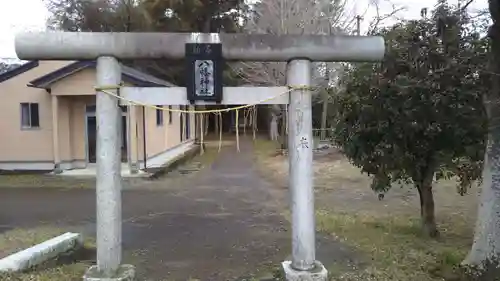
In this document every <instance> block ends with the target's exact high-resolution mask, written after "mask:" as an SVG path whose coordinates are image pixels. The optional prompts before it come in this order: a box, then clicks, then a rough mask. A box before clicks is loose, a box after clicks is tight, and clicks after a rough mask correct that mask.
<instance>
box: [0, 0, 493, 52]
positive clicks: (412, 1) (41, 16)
mask: <svg viewBox="0 0 500 281" xmlns="http://www.w3.org/2000/svg"><path fill="white" fill-rule="evenodd" d="M348 1H350V4H349V5H353V7H357V10H358V11H360V12H362V11H364V9H365V7H366V3H367V2H368V1H369V0H348ZM453 1H458V0H450V3H452V2H453ZM352 3H354V4H352ZM392 3H395V4H396V5H398V6H404V7H406V8H407V10H406V11H404V12H402V13H400V16H402V17H404V18H418V17H419V15H420V10H421V8H423V7H428V8H432V6H433V5H434V4H435V3H436V0H392ZM486 6H487V0H474V3H473V5H471V8H472V9H473V10H477V9H479V8H485V7H486ZM385 7H386V8H388V7H389V6H388V5H385ZM385 11H388V10H387V9H386V10H385ZM372 15H373V13H368V14H367V15H366V17H365V18H366V20H365V22H364V23H365V24H366V23H367V21H368V19H369V18H370V17H371V16H372ZM48 16H49V13H48V11H47V9H46V8H45V6H44V4H43V2H42V0H0V58H16V53H15V50H14V36H15V34H16V33H17V32H19V31H25V30H30V31H33V30H37V31H38V30H44V29H45V23H46V20H47V18H48Z"/></svg>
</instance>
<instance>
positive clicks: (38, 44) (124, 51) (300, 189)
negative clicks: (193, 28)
mask: <svg viewBox="0 0 500 281" xmlns="http://www.w3.org/2000/svg"><path fill="white" fill-rule="evenodd" d="M193 38H194V39H193ZM215 41H217V43H222V56H223V57H224V59H225V60H230V61H265V62H288V63H289V64H288V69H287V84H288V86H289V87H292V88H291V91H290V94H289V96H283V97H280V98H278V99H277V101H273V102H268V103H274V104H277V103H281V104H288V103H289V110H288V114H289V116H288V120H289V161H290V175H289V176H290V191H291V201H290V203H291V210H292V249H293V250H292V260H291V261H285V262H283V269H284V271H285V275H286V278H287V280H288V281H309V280H311V281H312V280H317V281H326V280H327V271H326V269H325V268H324V266H323V265H322V264H321V263H320V262H319V261H317V260H316V257H315V219H314V192H313V191H314V190H313V172H312V164H313V163H312V114H311V91H310V90H309V88H308V87H309V86H310V84H311V77H310V76H311V73H310V69H311V62H313V61H319V62H332V61H349V62H363V61H380V60H381V59H382V58H383V55H384V51H385V50H384V40H383V38H381V37H368V36H344V35H341V36H323V35H271V34H228V33H226V34H199V33H198V34H189V33H85V32H34V33H33V32H28V33H22V34H19V35H18V36H17V37H16V41H15V44H16V52H17V55H18V57H19V58H20V59H24V60H96V59H97V64H98V66H97V68H98V71H97V75H98V77H97V81H98V84H99V85H98V86H110V85H107V84H108V83H112V84H115V83H117V82H118V80H117V79H118V77H119V76H120V70H119V68H118V67H116V66H117V63H118V61H117V59H162V58H168V59H183V58H184V57H185V55H186V53H185V52H186V50H185V44H186V43H193V42H196V43H215ZM111 86H112V85H111ZM283 90H286V88H283V87H272V88H262V87H261V88H259V87H257V88H250V87H243V88H241V87H237V88H234V87H227V88H224V90H223V92H224V97H223V100H222V104H250V103H252V102H255V101H258V100H262V98H269V97H270V96H273V95H275V94H276V93H277V92H279V91H283ZM166 91H168V92H169V94H168V95H165V92H166ZM120 94H121V95H124V96H125V97H127V98H129V99H133V100H137V101H140V102H147V103H148V104H176V105H178V104H189V102H188V100H187V94H186V89H184V88H179V87H178V88H149V89H144V88H133V87H130V88H127V87H125V88H123V89H122V91H120ZM248 94H253V95H248ZM105 95H106V94H105V93H102V92H98V93H97V102H98V104H97V118H98V129H97V148H98V154H99V157H98V167H99V170H100V172H99V173H98V175H97V192H96V194H97V266H95V267H91V268H90V269H89V270H88V272H87V273H86V275H85V276H84V280H89V281H90V280H92V281H97V280H101V281H103V280H106V281H111V280H132V279H133V278H134V268H133V266H129V265H122V264H121V257H122V253H121V197H120V195H121V179H120V167H121V166H120V165H119V164H117V163H119V160H120V159H119V158H118V157H117V155H118V154H117V151H115V150H116V149H115V148H116V147H119V144H120V139H119V136H118V132H117V130H115V129H114V128H113V126H114V127H119V126H118V124H119V123H118V122H119V120H120V119H119V117H118V116H119V108H118V103H117V102H116V101H115V100H113V99H112V98H111V97H109V96H105ZM197 104H210V103H209V102H205V103H203V102H201V103H197Z"/></svg>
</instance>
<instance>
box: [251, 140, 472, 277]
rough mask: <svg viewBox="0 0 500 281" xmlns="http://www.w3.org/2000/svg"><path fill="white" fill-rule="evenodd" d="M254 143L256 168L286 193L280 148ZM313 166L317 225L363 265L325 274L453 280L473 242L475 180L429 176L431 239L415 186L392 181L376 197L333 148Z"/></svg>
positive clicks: (284, 162) (285, 167)
mask: <svg viewBox="0 0 500 281" xmlns="http://www.w3.org/2000/svg"><path fill="white" fill-rule="evenodd" d="M255 147H256V160H257V161H258V162H259V163H260V164H261V169H262V173H263V174H264V176H266V177H267V178H268V179H270V180H273V181H274V182H275V183H277V184H276V185H275V186H278V188H277V189H278V191H276V190H274V191H273V192H274V193H280V194H281V195H280V196H281V197H282V198H284V199H285V200H286V198H287V194H286V193H287V189H286V186H287V180H286V178H287V174H288V165H287V159H286V156H283V155H279V154H278V153H276V149H277V146H276V144H274V143H271V142H269V141H266V140H258V141H256V142H255ZM318 158H319V157H318ZM314 172H315V173H314V174H315V178H314V182H315V194H316V209H317V213H316V225H317V230H318V231H321V232H323V233H327V234H329V235H331V236H332V237H335V238H336V239H338V240H340V241H342V242H343V243H344V244H346V245H348V246H350V247H351V248H352V250H353V252H359V253H361V259H362V264H363V265H364V266H363V267H362V268H358V269H356V270H349V271H346V270H343V271H342V270H340V271H339V270H335V274H332V275H333V276H332V278H333V279H332V280H352V281H354V280H364V281H368V280H378V281H386V280H398V281H410V280H411V281H414V280H419V281H437V280H460V279H455V278H457V276H456V273H455V268H456V266H457V265H459V263H460V262H461V261H462V260H463V258H464V257H465V255H466V254H467V251H468V250H469V248H470V244H471V242H472V235H473V227H474V222H475V214H476V200H477V197H476V196H474V195H476V194H477V188H474V189H473V190H471V191H470V193H471V194H468V195H466V196H460V195H458V194H457V192H456V190H455V182H453V181H444V182H438V183H435V185H434V197H435V201H436V217H437V221H438V227H439V229H440V231H441V237H440V239H438V240H434V239H429V238H427V237H424V236H422V235H421V232H420V218H419V214H420V211H419V203H418V194H417V193H416V192H415V190H414V189H413V188H412V187H411V186H393V188H392V189H391V190H390V191H389V193H388V194H386V196H385V199H384V200H382V201H379V200H378V198H377V196H376V194H374V193H373V191H371V190H370V188H369V183H370V178H368V177H367V176H365V175H362V174H361V173H360V171H359V169H357V168H356V167H353V166H352V165H350V164H349V162H348V161H347V160H346V159H344V158H343V157H342V155H340V154H339V153H333V154H332V155H328V157H321V159H318V160H315V162H314ZM284 204H286V203H284Z"/></svg>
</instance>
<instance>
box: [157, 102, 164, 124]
mask: <svg viewBox="0 0 500 281" xmlns="http://www.w3.org/2000/svg"><path fill="white" fill-rule="evenodd" d="M156 107H163V106H161V105H157V106H156ZM156 126H163V110H161V109H158V108H157V109H156Z"/></svg>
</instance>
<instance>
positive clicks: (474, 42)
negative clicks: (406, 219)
mask: <svg viewBox="0 0 500 281" xmlns="http://www.w3.org/2000/svg"><path fill="white" fill-rule="evenodd" d="M481 31H482V30H480V29H479V30H478V29H477V28H475V27H474V26H473V25H472V24H471V23H470V21H469V19H468V14H467V13H466V12H465V10H458V11H457V10H453V9H452V7H450V6H449V5H448V4H447V3H446V1H445V0H440V1H439V2H438V6H437V7H436V8H435V10H434V11H433V13H432V17H430V18H427V17H423V18H422V19H420V20H416V21H402V22H399V23H397V24H395V25H394V26H392V27H389V28H384V29H381V30H380V31H379V33H380V34H381V35H383V36H384V37H385V39H386V42H387V43H386V45H387V53H386V56H385V58H384V61H383V63H382V64H368V63H365V64H356V65H350V66H349V69H348V70H347V71H346V75H345V76H344V77H343V82H342V83H343V84H344V87H345V91H342V92H340V93H339V94H338V96H337V98H336V99H335V104H336V105H337V110H338V112H337V114H338V115H337V119H336V125H335V134H334V138H335V142H336V143H337V144H338V145H339V146H340V147H341V148H342V150H343V152H344V153H345V155H346V156H347V157H348V158H349V160H350V161H351V162H352V163H353V164H354V165H356V166H358V167H360V168H361V169H362V171H363V172H364V173H368V174H369V175H371V176H373V182H372V185H371V188H372V189H374V190H376V191H387V190H388V189H389V188H390V187H391V184H392V183H393V182H405V183H413V185H414V186H415V188H416V189H417V190H418V193H419V198H420V208H421V220H422V229H423V232H424V233H425V234H426V235H429V236H431V237H435V236H437V235H438V234H439V232H438V229H437V226H436V220H435V212H434V198H433V192H432V188H433V181H434V179H437V180H439V179H442V178H450V177H452V176H456V177H457V179H458V183H459V184H458V187H459V191H460V192H461V194H464V193H465V191H466V190H467V188H469V187H470V185H471V184H472V182H473V181H474V180H475V179H477V178H478V177H479V176H480V169H481V160H482V153H483V151H484V139H485V132H486V114H485V111H484V107H483V105H482V94H483V92H484V91H485V90H486V87H485V83H484V78H483V76H484V73H483V72H484V71H483V69H482V65H484V63H485V61H486V53H487V40H485V38H482V37H481V35H480V34H481Z"/></svg>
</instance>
